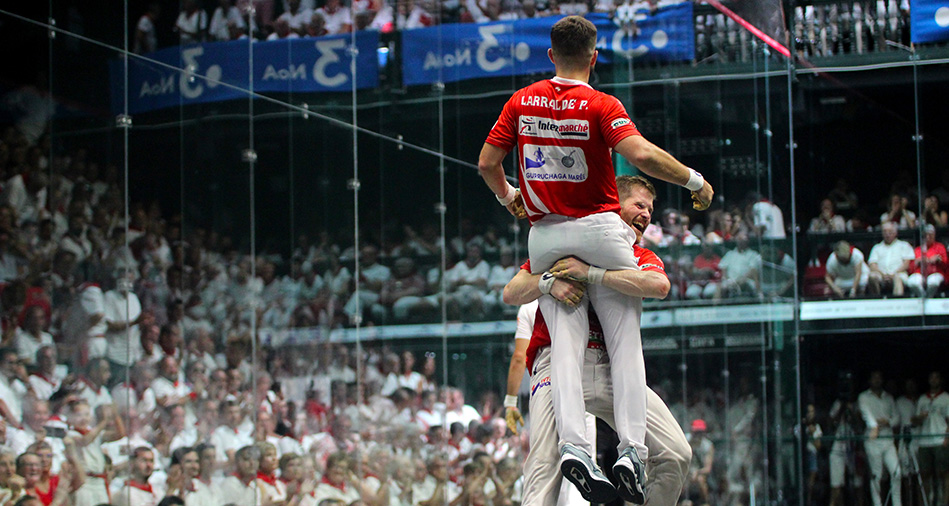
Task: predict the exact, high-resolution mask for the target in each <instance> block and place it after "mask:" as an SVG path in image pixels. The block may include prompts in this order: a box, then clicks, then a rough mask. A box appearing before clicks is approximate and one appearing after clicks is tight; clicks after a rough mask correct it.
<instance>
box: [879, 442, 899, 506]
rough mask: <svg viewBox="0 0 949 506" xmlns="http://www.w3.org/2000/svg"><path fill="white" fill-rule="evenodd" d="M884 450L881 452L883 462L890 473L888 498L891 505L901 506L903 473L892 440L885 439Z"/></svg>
mask: <svg viewBox="0 0 949 506" xmlns="http://www.w3.org/2000/svg"><path fill="white" fill-rule="evenodd" d="M886 443H887V444H886V450H885V451H884V453H883V464H884V465H885V466H886V470H887V471H888V472H889V473H890V500H891V504H892V505H893V506H902V504H903V501H902V498H901V497H900V494H901V491H902V482H903V481H902V479H903V473H902V471H900V457H899V455H898V454H897V452H896V445H894V444H893V440H892V439H890V440H887V441H886Z"/></svg>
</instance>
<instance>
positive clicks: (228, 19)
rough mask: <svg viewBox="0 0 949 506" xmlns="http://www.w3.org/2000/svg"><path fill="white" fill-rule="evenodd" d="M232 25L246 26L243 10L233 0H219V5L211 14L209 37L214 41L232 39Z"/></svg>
mask: <svg viewBox="0 0 949 506" xmlns="http://www.w3.org/2000/svg"><path fill="white" fill-rule="evenodd" d="M230 26H238V27H241V28H244V27H245V26H246V25H245V24H244V18H243V17H241V11H240V9H238V8H237V7H235V6H234V1H233V0H218V6H217V8H216V9H214V13H213V14H211V24H210V25H209V27H208V37H209V38H210V39H211V40H212V41H225V40H231V29H230Z"/></svg>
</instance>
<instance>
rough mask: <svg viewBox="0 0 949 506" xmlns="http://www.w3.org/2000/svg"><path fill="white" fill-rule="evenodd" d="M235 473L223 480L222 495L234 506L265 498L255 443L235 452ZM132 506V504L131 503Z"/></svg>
mask: <svg viewBox="0 0 949 506" xmlns="http://www.w3.org/2000/svg"><path fill="white" fill-rule="evenodd" d="M234 463H235V465H234V474H232V475H230V476H228V477H227V478H225V479H224V481H223V482H221V485H220V487H219V493H220V497H221V498H222V499H224V498H226V500H227V501H228V503H229V504H233V505H234V506H255V505H257V504H259V503H260V500H261V499H263V497H262V493H261V491H260V489H259V488H258V486H257V481H256V479H257V470H258V466H259V465H260V450H259V449H258V448H257V447H256V446H253V445H247V446H243V447H241V448H240V449H239V450H237V451H236V452H235V454H234ZM130 506H132V505H130Z"/></svg>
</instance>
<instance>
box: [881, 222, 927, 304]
mask: <svg viewBox="0 0 949 506" xmlns="http://www.w3.org/2000/svg"><path fill="white" fill-rule="evenodd" d="M896 227H897V225H896V223H894V222H892V221H888V222H885V223H883V241H882V242H878V243H877V244H875V245H874V246H873V249H871V250H870V284H869V288H870V293H872V294H873V295H879V294H880V293H882V292H883V291H889V290H892V291H893V295H894V296H896V297H901V296H902V295H903V287H904V285H905V284H906V281H907V279H908V278H909V276H908V275H907V271H909V266H910V262H912V261H913V260H914V259H915V258H916V255H915V254H914V253H913V247H912V246H910V245H909V243H907V242H906V241H904V240H902V239H897V238H896Z"/></svg>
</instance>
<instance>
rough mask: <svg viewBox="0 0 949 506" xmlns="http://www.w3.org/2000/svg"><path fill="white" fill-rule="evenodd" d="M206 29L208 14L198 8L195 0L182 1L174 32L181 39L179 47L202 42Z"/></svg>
mask: <svg viewBox="0 0 949 506" xmlns="http://www.w3.org/2000/svg"><path fill="white" fill-rule="evenodd" d="M207 29H208V14H207V13H206V12H204V9H201V8H200V7H198V2H197V0H184V2H183V4H182V9H181V13H180V14H178V21H176V22H175V31H176V32H178V35H179V37H180V39H181V45H182V46H183V45H185V44H194V43H195V42H203V41H204V36H205V32H206V31H207Z"/></svg>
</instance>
